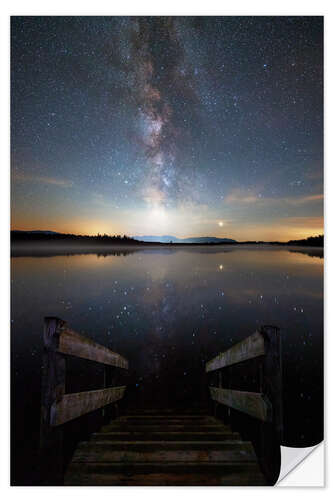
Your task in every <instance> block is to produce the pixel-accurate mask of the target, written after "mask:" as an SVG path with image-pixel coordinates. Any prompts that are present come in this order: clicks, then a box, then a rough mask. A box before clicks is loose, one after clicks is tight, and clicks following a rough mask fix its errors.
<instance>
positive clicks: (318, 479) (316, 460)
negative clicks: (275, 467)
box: [276, 441, 324, 487]
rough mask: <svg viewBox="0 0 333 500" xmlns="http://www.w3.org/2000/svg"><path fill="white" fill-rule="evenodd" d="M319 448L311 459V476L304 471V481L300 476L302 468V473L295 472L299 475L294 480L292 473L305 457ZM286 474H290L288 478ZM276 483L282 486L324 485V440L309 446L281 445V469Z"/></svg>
mask: <svg viewBox="0 0 333 500" xmlns="http://www.w3.org/2000/svg"><path fill="white" fill-rule="evenodd" d="M317 449H318V452H317V453H314V454H313V456H312V458H313V459H312V460H311V477H309V476H308V474H307V472H305V471H304V482H302V479H301V478H300V477H299V476H300V475H302V470H301V468H300V470H299V472H300V474H295V476H297V477H295V479H294V481H293V476H294V475H293V474H290V473H291V472H292V471H296V469H298V468H299V466H300V465H301V464H302V463H303V462H304V461H305V459H306V458H307V457H308V456H309V455H310V454H312V453H313V452H314V450H317ZM309 461H310V460H309ZM312 462H313V463H312ZM304 466H305V464H304ZM286 476H288V478H286ZM285 478H286V480H285ZM311 480H312V482H311ZM276 485H277V486H280V487H284V486H286V487H288V486H318V487H320V486H324V442H323V441H322V442H321V443H319V444H317V445H315V446H309V447H307V448H291V447H289V446H281V469H280V475H279V479H278V480H277V482H276Z"/></svg>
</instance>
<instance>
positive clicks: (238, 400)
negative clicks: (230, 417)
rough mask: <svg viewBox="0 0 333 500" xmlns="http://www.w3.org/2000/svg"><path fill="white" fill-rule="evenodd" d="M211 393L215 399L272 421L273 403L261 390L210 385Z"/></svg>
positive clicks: (248, 413)
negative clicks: (239, 389) (235, 389)
mask: <svg viewBox="0 0 333 500" xmlns="http://www.w3.org/2000/svg"><path fill="white" fill-rule="evenodd" d="M209 390H210V394H211V397H212V399H213V400H214V401H217V402H218V403H221V404H224V405H226V406H229V407H230V408H234V410H239V411H242V412H243V413H247V415H250V416H251V417H254V418H257V419H259V420H262V421H263V422H271V420H272V405H271V403H270V402H269V401H268V399H267V398H265V396H264V395H263V394H262V393H260V392H247V391H234V390H231V389H222V388H220V387H210V388H209Z"/></svg>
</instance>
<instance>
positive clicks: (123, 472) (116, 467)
mask: <svg viewBox="0 0 333 500" xmlns="http://www.w3.org/2000/svg"><path fill="white" fill-rule="evenodd" d="M264 485H265V486H268V484H267V481H266V480H265V478H264V476H263V475H262V473H261V471H260V468H259V465H258V464H257V463H255V462H238V463H237V462H230V463H226V462H224V463H223V466H222V467H221V464H220V463H210V462H205V463H202V462H192V463H189V462H186V463H185V464H182V463H180V462H175V463H165V462H162V463H161V462H154V463H149V464H145V463H142V462H139V463H133V464H128V463H114V462H112V463H98V462H97V463H91V462H89V463H83V462H74V463H72V464H71V465H70V466H69V468H68V470H67V472H66V477H65V486H264Z"/></svg>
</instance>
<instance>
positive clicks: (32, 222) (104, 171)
mask: <svg viewBox="0 0 333 500" xmlns="http://www.w3.org/2000/svg"><path fill="white" fill-rule="evenodd" d="M322 38H323V21H322V18H321V17H171V18H167V17H138V18H135V17H14V18H12V27H11V155H12V158H11V165H12V202H11V206H12V228H13V229H44V230H46V229H48V230H55V231H61V232H72V233H81V234H83V233H85V234H96V233H98V232H100V233H104V232H106V233H109V234H124V233H126V234H129V235H151V234H153V235H154V234H155V235H160V234H170V235H174V236H178V237H190V236H219V237H230V238H235V239H238V240H240V241H242V240H243V241H244V240H248V239H252V240H258V239H264V240H281V241H283V240H288V239H296V238H303V237H308V236H310V235H315V234H320V233H322V231H323V229H322V227H323V220H322V215H323V110H322V98H323V90H322V84H323V81H322V80H323V40H322Z"/></svg>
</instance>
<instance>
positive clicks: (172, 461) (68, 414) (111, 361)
mask: <svg viewBox="0 0 333 500" xmlns="http://www.w3.org/2000/svg"><path fill="white" fill-rule="evenodd" d="M67 356H75V357H79V358H83V359H86V360H89V361H95V362H98V363H102V365H104V387H103V388H101V389H97V390H93V391H85V392H76V393H68V394H66V393H65V387H66V386H65V380H66V357H67ZM248 361H251V363H252V365H253V364H254V361H255V367H254V368H255V371H254V372H253V366H252V372H251V375H250V377H248V376H247V375H246V373H247V372H248V369H249V368H248V367H247V362H248ZM237 364H239V365H241V368H242V369H243V372H242V370H241V372H237V373H236V372H235V371H232V370H233V369H234V368H233V367H234V366H235V365H237ZM110 367H113V369H115V368H117V369H120V370H123V371H124V370H125V371H126V370H128V367H129V364H128V361H127V360H126V359H125V358H124V357H123V356H121V355H119V354H118V353H115V352H113V351H111V350H109V349H107V348H106V347H104V346H101V345H99V344H97V343H95V342H94V341H92V340H90V339H88V338H87V337H84V336H82V335H80V334H79V333H76V332H74V331H73V330H71V329H70V328H69V327H68V326H67V324H66V323H65V322H64V321H62V320H60V319H58V318H45V328H44V358H43V378H42V411H41V456H42V457H45V464H47V467H46V469H47V473H46V475H47V477H45V483H44V484H65V485H82V486H85V485H91V486H98V485H101V486H102V485H103V486H120V485H123V486H139V485H140V486H176V485H177V486H180V485H182V486H194V485H198V486H199V485H201V486H209V485H212V486H213V485H214V486H218V485H220V486H231V485H236V486H241V485H245V486H250V485H267V484H272V481H274V477H275V475H276V470H275V471H273V473H272V471H271V470H270V467H269V466H268V465H267V463H266V462H267V460H268V461H269V460H270V457H271V455H272V450H273V449H277V448H279V439H280V438H281V436H282V430H283V419H282V398H281V389H282V387H281V355H280V337H279V331H278V329H277V328H275V327H263V328H262V329H261V330H260V331H259V332H255V333H254V334H253V335H251V336H250V337H248V338H246V339H245V340H243V341H242V342H240V343H238V344H236V345H235V346H233V347H231V348H230V349H229V350H227V351H225V352H223V353H220V354H218V355H217V356H216V357H215V358H213V359H212V360H211V361H209V362H207V364H206V373H207V375H208V378H209V379H210V381H209V387H207V390H209V392H210V395H211V398H212V402H213V412H209V411H208V410H200V411H199V410H190V409H186V410H181V411H180V410H170V409H166V410H156V409H151V410H141V411H139V410H137V411H136V410H134V411H132V412H127V414H125V415H122V416H119V415H117V416H116V417H115V416H113V418H112V419H110V420H109V422H108V423H107V424H105V425H103V426H102V427H101V428H100V429H99V431H98V432H94V433H92V434H91V435H90V438H88V439H85V440H84V441H81V442H79V443H78V446H77V448H76V450H75V452H74V455H73V457H72V460H71V462H70V464H69V466H68V467H67V469H66V470H64V466H63V462H62V457H63V431H64V426H65V425H66V423H67V422H69V421H74V420H75V421H76V419H79V417H81V416H83V415H85V414H88V413H91V412H92V411H95V410H97V409H99V408H105V407H106V406H110V405H111V406H112V405H113V404H114V403H116V402H117V401H120V400H121V399H122V398H124V396H125V397H126V386H125V385H121V386H113V385H112V386H111V387H106V381H107V379H108V377H107V376H106V372H107V370H108V369H109V368H110ZM244 367H245V376H244ZM222 370H223V371H222ZM254 373H256V374H257V375H258V377H257V379H256V380H257V382H256V383H257V385H258V387H257V390H254V391H252V390H245V391H244V390H240V389H242V388H241V387H237V388H236V387H235V386H237V385H238V384H242V383H243V382H245V383H248V382H247V379H248V378H250V379H251V381H253V380H254V379H255V378H256V377H254ZM252 385H253V384H252ZM251 387H252V386H251ZM220 408H221V409H222V418H223V420H221V418H218V417H219V416H220V415H219V410H218V409H220ZM233 412H235V413H233ZM125 413H126V412H125ZM239 415H245V419H246V418H247V419H250V421H247V422H246V421H245V420H243V421H242V418H239ZM233 417H234V418H233ZM237 421H238V422H241V423H242V422H243V425H246V427H247V428H250V427H251V426H252V427H253V425H254V426H255V427H256V429H257V431H258V429H259V434H260V437H261V446H260V448H258V447H254V445H253V443H252V442H251V440H250V439H248V438H245V439H243V438H242V429H241V428H240V429H237V430H235V425H234V424H235V422H237ZM244 422H245V424H244ZM240 427H242V425H240ZM258 453H259V455H258ZM277 460H279V457H277Z"/></svg>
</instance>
